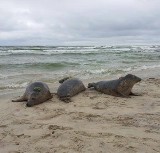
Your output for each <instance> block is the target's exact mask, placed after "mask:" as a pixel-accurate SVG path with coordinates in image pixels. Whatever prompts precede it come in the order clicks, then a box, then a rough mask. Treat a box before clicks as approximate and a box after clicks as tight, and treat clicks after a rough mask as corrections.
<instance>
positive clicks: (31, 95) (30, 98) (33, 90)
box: [12, 82, 52, 107]
mask: <svg viewBox="0 0 160 153" xmlns="http://www.w3.org/2000/svg"><path fill="white" fill-rule="evenodd" d="M51 98H52V95H51V93H50V90H49V87H48V85H47V84H45V83H43V82H34V83H31V84H29V85H28V86H27V88H26V91H25V93H24V94H23V96H21V97H20V98H18V99H15V100H12V102H23V101H27V104H26V106H27V107H32V106H33V105H38V104H40V103H43V102H45V101H47V100H49V99H51Z"/></svg>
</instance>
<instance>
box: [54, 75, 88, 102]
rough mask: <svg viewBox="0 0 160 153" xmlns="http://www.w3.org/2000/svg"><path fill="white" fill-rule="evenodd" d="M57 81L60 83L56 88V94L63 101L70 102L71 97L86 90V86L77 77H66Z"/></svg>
mask: <svg viewBox="0 0 160 153" xmlns="http://www.w3.org/2000/svg"><path fill="white" fill-rule="evenodd" d="M59 82H60V83H61V85H60V86H59V88H58V90H57V95H58V97H59V99H60V100H62V101H64V102H70V101H71V97H73V96H74V95H76V94H78V93H80V92H82V91H84V90H86V87H85V86H84V84H83V83H82V81H81V80H79V79H77V78H70V77H66V78H64V79H61V80H59Z"/></svg>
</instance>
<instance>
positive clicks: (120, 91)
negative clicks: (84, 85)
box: [88, 74, 141, 97]
mask: <svg viewBox="0 0 160 153" xmlns="http://www.w3.org/2000/svg"><path fill="white" fill-rule="evenodd" d="M140 81H141V78H139V77H137V76H135V75H132V74H127V75H126V76H125V77H120V78H119V79H117V80H110V81H99V82H97V83H89V84H88V88H92V87H93V88H94V89H95V90H97V91H99V92H102V93H104V94H108V95H112V96H117V97H129V95H134V96H136V94H134V93H132V92H131V90H132V88H133V86H134V84H136V83H137V82H140Z"/></svg>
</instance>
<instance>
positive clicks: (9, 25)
mask: <svg viewBox="0 0 160 153" xmlns="http://www.w3.org/2000/svg"><path fill="white" fill-rule="evenodd" d="M107 44H115V45H116V44H160V0H1V1H0V45H107Z"/></svg>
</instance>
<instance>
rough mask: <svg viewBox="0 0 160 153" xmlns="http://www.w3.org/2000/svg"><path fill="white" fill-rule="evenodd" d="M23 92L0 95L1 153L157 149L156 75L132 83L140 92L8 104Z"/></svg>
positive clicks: (151, 152) (159, 105) (154, 152)
mask: <svg viewBox="0 0 160 153" xmlns="http://www.w3.org/2000/svg"><path fill="white" fill-rule="evenodd" d="M85 85H87V82H86V84H85ZM49 87H50V88H51V90H52V89H54V86H53V85H52V84H49ZM23 91H24V89H20V90H17V91H16V90H15V91H14V93H8V94H3V95H0V152H1V153H81V152H83V153H84V152H85V153H137V152H139V153H142V152H143V153H158V152H160V94H159V93H160V78H155V79H152V78H151V79H149V78H148V79H144V80H142V81H141V82H140V83H138V84H136V85H135V86H134V88H133V92H134V93H139V94H141V96H132V97H131V98H120V97H113V96H109V95H105V94H101V93H98V92H96V91H94V90H89V89H87V90H86V91H85V92H83V93H80V94H78V95H77V96H75V97H73V98H72V102H71V103H64V102H61V101H60V100H58V99H57V97H53V99H51V100H49V101H48V102H46V103H43V104H40V105H37V106H34V107H31V108H26V107H25V102H22V103H18V102H17V103H12V102H11V99H12V98H14V97H16V96H18V95H20V94H22V93H23Z"/></svg>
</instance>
